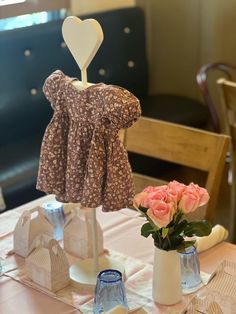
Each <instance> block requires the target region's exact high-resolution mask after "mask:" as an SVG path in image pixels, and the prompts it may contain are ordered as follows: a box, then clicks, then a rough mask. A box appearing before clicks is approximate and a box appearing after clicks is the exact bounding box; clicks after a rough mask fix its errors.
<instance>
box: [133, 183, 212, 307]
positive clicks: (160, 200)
mask: <svg viewBox="0 0 236 314" xmlns="http://www.w3.org/2000/svg"><path fill="white" fill-rule="evenodd" d="M208 200H209V194H208V192H207V190H206V189H204V188H201V187H199V186H198V185H197V184H193V183H190V184H189V185H185V184H182V183H179V182H177V181H172V182H170V183H168V184H167V185H162V186H156V187H152V186H149V187H147V188H145V189H144V190H143V191H142V192H141V193H139V194H137V195H136V196H135V198H134V207H135V208H136V209H137V210H139V212H140V213H141V214H142V215H143V216H144V217H145V218H146V220H147V222H146V223H145V224H143V226H142V228H141V234H142V235H143V236H144V237H148V236H149V235H152V237H153V240H154V244H155V252H154V264H153V284H152V285H153V288H152V295H153V300H154V301H155V302H158V303H160V304H164V305H171V304H175V303H178V302H179V301H181V299H182V289H181V270H180V256H179V253H178V252H181V251H184V250H185V249H186V248H187V247H189V246H193V245H194V243H195V241H194V240H192V239H189V237H193V236H199V237H202V236H207V235H209V234H210V233H211V229H212V226H211V224H210V223H209V222H207V221H206V220H200V221H192V222H188V220H187V219H186V217H185V214H188V213H191V212H194V211H195V210H196V209H197V208H198V207H200V206H203V205H205V204H206V203H207V202H208Z"/></svg>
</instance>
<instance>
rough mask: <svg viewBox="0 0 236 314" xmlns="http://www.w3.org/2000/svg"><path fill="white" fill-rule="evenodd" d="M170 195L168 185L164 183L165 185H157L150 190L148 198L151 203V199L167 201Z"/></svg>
mask: <svg viewBox="0 0 236 314" xmlns="http://www.w3.org/2000/svg"><path fill="white" fill-rule="evenodd" d="M168 197H169V195H168V191H167V186H166V185H163V186H159V187H156V188H155V189H153V190H152V191H151V192H149V193H148V196H147V199H148V202H149V203H150V202H151V201H154V200H159V201H164V202H167V201H168Z"/></svg>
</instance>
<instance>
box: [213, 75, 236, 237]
mask: <svg viewBox="0 0 236 314" xmlns="http://www.w3.org/2000/svg"><path fill="white" fill-rule="evenodd" d="M217 84H218V87H219V91H220V98H221V106H222V111H223V115H224V124H225V126H224V128H225V129H226V132H227V133H228V134H230V135H231V145H230V156H231V159H230V170H231V176H230V177H231V190H230V194H231V197H230V201H231V213H230V228H229V229H230V234H232V240H233V242H236V82H233V81H229V80H226V79H224V78H221V79H218V80H217Z"/></svg>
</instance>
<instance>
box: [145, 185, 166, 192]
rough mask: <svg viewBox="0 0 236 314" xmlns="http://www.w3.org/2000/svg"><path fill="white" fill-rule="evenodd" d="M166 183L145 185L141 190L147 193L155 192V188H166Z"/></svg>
mask: <svg viewBox="0 0 236 314" xmlns="http://www.w3.org/2000/svg"><path fill="white" fill-rule="evenodd" d="M166 188H167V185H158V186H147V187H146V188H145V189H144V190H143V192H147V193H151V192H155V191H157V190H162V189H166Z"/></svg>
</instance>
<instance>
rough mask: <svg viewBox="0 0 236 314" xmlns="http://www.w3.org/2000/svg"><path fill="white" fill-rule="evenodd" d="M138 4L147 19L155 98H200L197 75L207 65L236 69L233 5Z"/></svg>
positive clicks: (154, 0)
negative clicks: (168, 95)
mask: <svg viewBox="0 0 236 314" xmlns="http://www.w3.org/2000/svg"><path fill="white" fill-rule="evenodd" d="M136 2H137V4H138V5H139V6H141V7H142V8H143V9H144V10H145V12H146V18H147V31H148V34H147V35H148V36H147V46H148V52H149V53H148V55H149V64H150V79H151V84H150V92H151V93H156V92H161V93H166V92H173V93H177V94H183V95H186V96H190V97H193V98H196V99H199V98H201V96H200V93H199V90H198V86H197V83H196V73H197V71H198V70H199V68H200V67H201V66H202V65H203V64H206V63H209V62H215V61H224V62H231V63H234V64H236V40H235V34H234V30H235V29H236V19H235V12H236V1H235V0H227V1H222V0H207V1H204V0H198V1H196V0H165V1H163V0H137V1H136Z"/></svg>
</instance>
